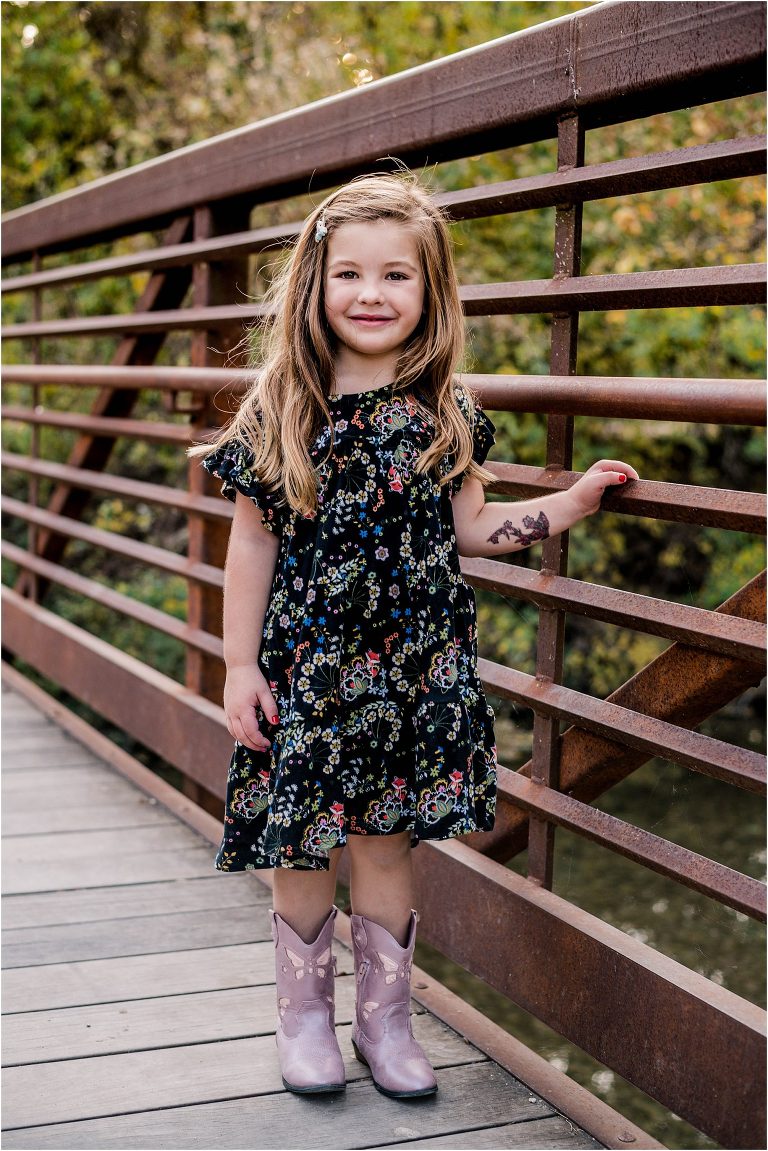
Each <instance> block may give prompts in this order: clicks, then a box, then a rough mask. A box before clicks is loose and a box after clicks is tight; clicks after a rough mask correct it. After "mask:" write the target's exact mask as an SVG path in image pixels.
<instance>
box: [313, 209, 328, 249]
mask: <svg viewBox="0 0 768 1151" xmlns="http://www.w3.org/2000/svg"><path fill="white" fill-rule="evenodd" d="M327 235H328V224H327V223H326V219H325V212H324V211H323V212H321V213H320V215H319V216H318V219H317V223H316V224H315V243H316V244H319V243H320V241H321V240H324V239H325V237H326V236H327Z"/></svg>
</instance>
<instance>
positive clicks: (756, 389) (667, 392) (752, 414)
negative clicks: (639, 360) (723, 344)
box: [462, 374, 766, 427]
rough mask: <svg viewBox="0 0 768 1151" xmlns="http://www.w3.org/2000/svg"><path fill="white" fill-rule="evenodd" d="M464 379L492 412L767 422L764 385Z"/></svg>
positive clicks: (667, 379) (646, 379)
mask: <svg viewBox="0 0 768 1151" xmlns="http://www.w3.org/2000/svg"><path fill="white" fill-rule="evenodd" d="M462 379H463V380H464V381H465V383H467V384H469V385H470V386H471V387H473V388H475V389H476V390H477V392H478V394H479V397H480V399H481V401H482V403H483V407H485V408H489V409H490V410H491V411H514V412H546V413H548V414H552V415H572V416H599V417H606V416H607V417H611V418H615V419H632V420H665V421H668V420H675V421H681V422H684V423H703V424H746V425H750V426H753V427H761V426H763V425H764V424H765V421H766V385H765V381H763V380H745V379H731V380H726V379H703V378H702V379H696V378H690V377H688V378H682V377H680V378H675V377H671V376H657V377H654V376H613V377H604V376H502V375H498V376H490V375H470V374H467V375H463V376H462Z"/></svg>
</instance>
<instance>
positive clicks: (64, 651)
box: [0, 587, 232, 799]
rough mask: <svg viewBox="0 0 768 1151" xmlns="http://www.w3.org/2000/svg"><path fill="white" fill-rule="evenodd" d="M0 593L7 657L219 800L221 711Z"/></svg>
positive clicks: (225, 740)
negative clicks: (11, 655) (62, 689)
mask: <svg viewBox="0 0 768 1151" xmlns="http://www.w3.org/2000/svg"><path fill="white" fill-rule="evenodd" d="M0 594H1V595H2V603H3V645H4V646H5V647H6V648H7V650H9V651H12V652H14V653H16V654H17V655H19V656H20V657H21V658H22V659H24V660H25V662H28V663H30V664H31V665H32V667H35V668H37V669H38V671H40V672H41V673H42V674H43V675H45V676H47V677H48V678H49V679H51V680H53V682H54V683H58V684H60V685H61V686H62V687H65V688H66V690H67V691H68V692H69V693H70V694H71V695H72V696H74V697H75V699H80V700H82V701H83V702H84V703H87V704H88V705H89V706H90V707H92V708H93V709H94V711H96V712H98V713H99V714H100V715H102V716H103V717H104V718H105V719H107V720H109V721H110V722H111V723H114V724H116V725H117V726H118V727H121V728H122V729H123V731H126V732H128V734H129V735H132V736H133V737H134V738H135V739H137V740H139V741H140V742H141V743H143V744H144V746H145V747H148V748H150V749H151V750H152V751H154V752H156V753H157V754H158V755H159V756H161V757H162V758H163V759H165V760H166V761H167V762H168V763H170V764H173V766H174V767H177V768H178V769H179V771H180V772H181V773H182V775H183V776H185V777H187V778H189V779H192V780H194V781H195V782H196V783H200V784H202V786H203V787H205V788H207V790H208V791H210V792H212V793H213V794H214V795H217V796H219V797H220V798H222V799H223V798H224V788H225V784H226V780H225V778H224V774H223V773H222V771H221V764H222V763H226V762H227V760H228V759H229V757H230V755H231V754H232V737H231V736H230V735H229V733H228V731H227V728H226V724H225V720H224V710H223V708H222V707H220V706H218V705H217V704H215V703H212V702H211V701H210V700H207V699H204V698H203V697H202V696H200V695H197V694H196V693H195V692H193V691H190V690H189V689H188V688H186V687H184V685H183V684H180V683H177V682H176V680H173V679H171V678H170V677H169V676H166V675H163V674H162V673H161V672H159V671H157V670H156V669H155V668H153V667H150V666H149V665H148V664H146V663H144V662H142V661H141V660H139V659H136V657H135V656H131V655H128V654H127V653H126V652H123V651H120V650H119V648H116V647H114V646H113V645H112V644H109V643H107V642H106V641H105V640H103V639H101V638H100V637H98V636H95V635H92V634H91V633H90V632H87V631H85V630H84V629H83V628H80V627H77V626H76V625H75V624H72V623H70V622H69V621H68V620H65V619H62V618H61V617H60V616H57V615H55V614H54V613H53V612H51V611H48V610H47V609H46V608H43V607H40V606H39V605H38V604H33V603H31V602H30V601H29V600H25V599H24V598H23V597H21V596H20V595H19V594H18V593H17V592H14V591H11V589H10V588H6V587H3V588H2V592H1V593H0Z"/></svg>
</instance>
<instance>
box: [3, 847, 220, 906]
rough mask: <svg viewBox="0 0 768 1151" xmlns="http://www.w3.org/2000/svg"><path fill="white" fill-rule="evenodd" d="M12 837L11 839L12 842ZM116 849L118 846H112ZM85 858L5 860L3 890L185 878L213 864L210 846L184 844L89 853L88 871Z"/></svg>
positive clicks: (15, 891)
mask: <svg viewBox="0 0 768 1151" xmlns="http://www.w3.org/2000/svg"><path fill="white" fill-rule="evenodd" d="M16 842H17V841H16V840H12V841H11V843H16ZM114 850H119V849H114ZM86 865H87V860H84V859H83V857H82V856H79V857H78V858H77V859H67V860H64V861H62V862H61V863H59V862H57V861H56V860H53V859H51V860H45V859H43V860H40V861H39V862H38V861H32V862H31V863H27V864H19V863H16V862H15V861H13V860H9V862H7V863H6V864H5V865H4V867H3V892H4V893H7V894H9V895H17V894H22V893H24V894H26V893H29V892H32V891H54V890H62V889H71V888H77V887H94V886H99V887H109V886H112V885H119V886H122V885H123V884H126V883H147V882H149V881H151V880H153V879H167V878H168V876H169V875H174V876H176V877H177V878H179V879H189V878H191V877H193V876H197V875H200V876H202V875H209V874H210V872H211V869H212V868H213V852H212V850H211V848H210V846H205V847H187V848H185V849H184V851H183V852H182V851H179V850H176V851H155V852H154V853H153V854H152V855H134V854H132V853H131V854H129V855H124V856H121V855H106V856H105V857H101V858H100V857H99V856H96V855H95V856H93V857H92V859H91V865H90V873H89V871H88V868H87V866H86Z"/></svg>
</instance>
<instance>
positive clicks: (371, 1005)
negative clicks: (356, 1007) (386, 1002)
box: [360, 999, 381, 1023]
mask: <svg viewBox="0 0 768 1151" xmlns="http://www.w3.org/2000/svg"><path fill="white" fill-rule="evenodd" d="M379 1007H381V1004H380V1003H377V1002H376V1000H375V999H366V1001H365V1003H364V1004H363V1006H362V1007H361V1008H360V1011H361V1012H362V1016H363V1019H364V1020H365V1021H366V1023H367V1022H368V1020H369V1019H370V1018H371V1015H372V1013H373V1012H374V1011H377V1010H378V1009H379Z"/></svg>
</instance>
